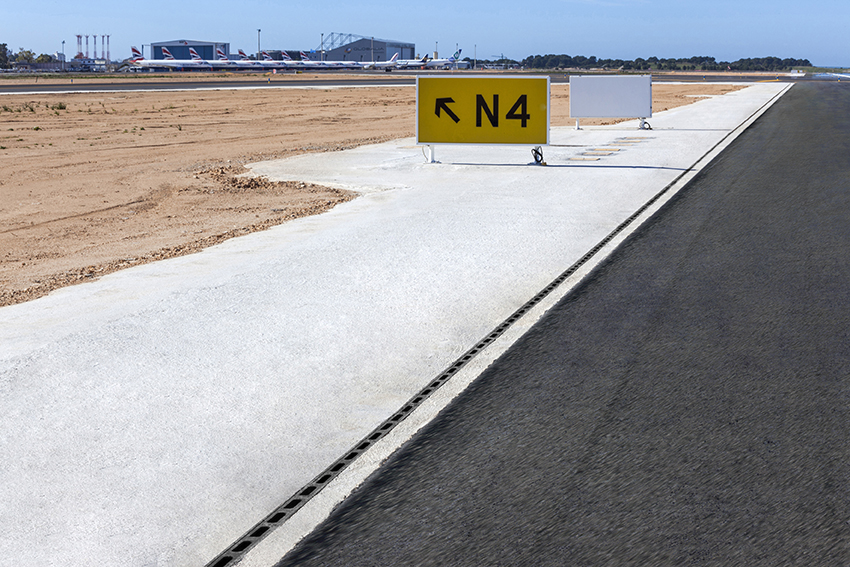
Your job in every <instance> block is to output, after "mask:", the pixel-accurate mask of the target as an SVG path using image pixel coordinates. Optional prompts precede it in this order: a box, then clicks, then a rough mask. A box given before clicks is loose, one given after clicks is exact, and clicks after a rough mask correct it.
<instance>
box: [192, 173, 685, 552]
mask: <svg viewBox="0 0 850 567" xmlns="http://www.w3.org/2000/svg"><path fill="white" fill-rule="evenodd" d="M690 170H691V168H688V169H687V170H686V171H684V172H683V173H682V174H681V175H679V176H677V177H676V179H674V180H673V181H672V182H670V184H669V185H667V186H666V187H664V189H662V190H661V191H659V192H658V194H656V195H655V196H654V197H653V198H652V199H650V200H649V201H647V202H646V203H645V204H644V205H643V206H642V207H641V208H640V209H638V210H637V211H636V212H635V213H634V214H632V215H631V216H629V217H628V218H627V219H626V220H624V221H623V222H622V223H620V224H619V225H618V226H617V228H615V229H614V230H613V231H612V232H611V233H610V234H608V236H606V237H605V238H603V239H602V240H601V241H599V243H598V244H596V245H595V246H594V247H593V248H591V249H590V250H589V251H588V252H587V253H586V254H585V255H584V256H582V257H581V258H579V260H578V261H577V262H576V263H574V264H573V265H572V266H570V267H569V268H568V269H567V270H566V271H565V272H564V273H562V274H561V275H560V276H558V277H557V278H555V279H554V280H553V281H552V283H550V284H549V285H547V286H546V287H545V288H543V290H541V291H540V292H539V293H538V294H537V295H535V296H534V297H533V298H531V299H530V300H529V301H528V302H526V303H525V304H524V305H523V306H522V307H520V308H519V309H517V310H516V311H515V312H514V313H513V314H512V315H511V316H510V317H508V318H507V319H505V320H504V321H503V322H502V323H501V324H499V326H498V327H496V328H495V329H493V330H492V331H491V332H490V333H489V334H488V335H487V336H486V337H485V338H483V339H482V340H480V341H479V342H478V343H477V344H476V345H475V346H474V347H472V348H471V349H469V350H468V351H466V352H465V353H464V354H463V355H461V357H460V358H458V359H457V360H455V362H454V363H453V364H452V365H451V366H449V367H448V368H447V369H446V370H444V371H443V372H442V373H441V374H440V375H439V376H437V378H435V379H434V380H432V381H431V382H430V383H429V384H428V385H427V386H425V388H423V389H422V390H420V391H419V392H418V393H417V394H416V395H415V396H413V397H412V398H411V399H410V400H408V402H407V403H405V404H404V407H402V408H401V409H400V410H398V411H397V412H396V413H394V414H393V415H392V417H390V418H389V419H387V420H386V421H384V422H383V423H382V424H381V425H379V426H378V427H377V428H375V429H374V430H373V431H372V432H371V433H370V434H369V435H367V436H366V437H364V438H363V439H362V440H361V441H360V442H358V443H357V444H356V445H355V446H354V447H353V448H351V449H350V450H349V451H348V452H347V453H346V454H345V456H344V457H342V458H341V459H338V460H337V461H336V462H335V463H334V464H332V465H331V466H329V467H328V468H327V469H325V470H324V471H323V472H322V473H321V474H320V475H319V476H317V477H316V478H315V479H313V480H312V481H310V482H309V483H308V484H307V485H306V486H304V487H303V488H301V489H300V490H299V491H298V492H296V493H295V494H294V495H293V496H291V497H290V498H289V500H287V501H286V502H284V503H283V504H281V505H280V506H279V507H278V508H277V509H276V510H274V511H273V512H272V513H271V514H269V515H268V516H266V517H265V518H264V519H263V520H262V521H261V522H259V523H258V524H257V525H255V526H254V527H253V528H251V530H249V531H248V533H246V534H245V535H243V536H242V537H241V538H239V539H238V540H236V541H235V542H234V543H233V544H232V545H231V546H230V547H228V548H227V549H226V550H225V551H224V552H222V553H221V554H220V555H219V556H218V557H216V558H215V559H213V560H212V561H211V562H210V563H208V564H207V566H206V567H225V566H226V565H234V564H235V563H236V562H238V561H239V560H240V559H242V557H243V556H244V555H245V553H247V552H248V551H249V550H250V549H251V548H252V547H254V546H255V545H256V544H257V543H259V542H260V541H261V540H262V539H263V538H264V537H265V536H267V535H268V534H269V533H270V532H271V531H272V530H273V529H274V528H276V527H278V526H280V525H281V524H283V523H284V522H285V521H286V520H288V519H289V518H290V517H291V516H292V515H293V514H295V512H297V511H298V510H299V509H300V508H301V507H302V506H304V504H306V503H307V501H308V500H310V499H311V498H312V497H313V496H315V495H316V494H317V493H318V492H319V491H320V490H321V489H322V488H324V487H325V486H327V484H328V483H329V482H331V481H332V480H333V479H334V478H336V477H337V476H338V475H339V474H340V473H341V472H342V471H343V470H344V469H345V468H346V467H348V465H350V464H351V463H352V462H354V460H355V459H356V458H357V457H358V456H360V455H361V454H362V453H363V452H365V451H366V450H367V449H368V448H369V447H371V446H372V445H373V444H374V443H375V442H376V441H378V440H379V439H381V438H382V437H384V436H385V435H386V434H387V433H389V432H390V431H392V429H393V428H394V427H395V426H396V425H398V424H399V423H401V422H402V421H403V420H404V418H405V417H407V416H408V415H409V414H410V413H411V412H413V410H415V409H416V408H417V407H419V405H420V404H422V402H424V401H425V400H426V399H427V398H428V397H429V396H430V395H431V394H433V393H434V392H435V391H436V390H437V389H438V388H439V387H440V386H442V385H443V384H445V383H446V382H447V381H448V380H449V378H451V377H452V376H454V375H455V374H457V372H458V371H459V370H460V369H461V368H463V367H464V366H466V364H467V363H468V362H469V361H470V360H472V358H473V357H474V356H475V355H476V354H477V353H478V352H480V351H481V350H483V349H484V348H485V347H487V345H489V344H490V343H492V342H493V341H495V340H496V339H497V338H499V337H500V336H501V335H502V334H504V332H505V331H507V330H508V328H510V326H511V325H513V324H514V323H516V322H517V321H518V320H519V319H520V318H521V317H522V316H523V315H525V314H526V313H528V312H529V311H530V310H531V309H532V308H533V307H535V306H536V305H537V304H538V303H540V302H541V301H542V300H543V299H544V298H545V297H546V296H547V295H549V294H550V293H552V292H553V291H554V290H555V289H556V288H557V287H558V286H560V285H561V284H562V283H564V282H565V281H566V280H567V278H569V277H570V276H571V275H573V274H574V273H575V272H576V271H577V270H578V269H579V268H581V267H582V266H583V265H584V264H586V263H587V261H588V260H590V259H591V258H592V257H593V256H594V255H596V253H597V252H599V250H601V249H602V248H603V247H604V246H605V245H606V244H608V243H609V242H611V240H613V239H614V238H615V237H616V236H617V235H618V234H620V233H621V232H623V230H625V229H626V227H628V226H629V225H630V224H631V223H632V222H634V220H635V219H636V218H638V217H639V216H640V215H641V214H643V212H644V211H645V210H647V209H648V208H649V207H651V206H652V205H653V204H654V203H655V202H656V201H658V199H660V198H661V197H662V196H663V195H664V194H665V193H666V192H667V191H669V190H670V188H671V187H673V186H674V185H675V184H676V183H677V182H678V181H679V179H681V178H682V177H683V176H684V175H685V173H687V172H688V171H690Z"/></svg>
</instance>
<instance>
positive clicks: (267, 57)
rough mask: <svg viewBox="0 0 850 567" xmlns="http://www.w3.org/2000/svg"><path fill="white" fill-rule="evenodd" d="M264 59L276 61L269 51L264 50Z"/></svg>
mask: <svg viewBox="0 0 850 567" xmlns="http://www.w3.org/2000/svg"><path fill="white" fill-rule="evenodd" d="M263 61H274V58H272V56H271V55H269V52H268V51H263Z"/></svg>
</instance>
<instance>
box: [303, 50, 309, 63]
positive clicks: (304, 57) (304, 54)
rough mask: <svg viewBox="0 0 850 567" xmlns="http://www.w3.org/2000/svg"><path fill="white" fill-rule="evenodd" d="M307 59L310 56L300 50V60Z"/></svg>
mask: <svg viewBox="0 0 850 567" xmlns="http://www.w3.org/2000/svg"><path fill="white" fill-rule="evenodd" d="M309 60H310V58H309V57H307V54H306V53H304V52H303V51H302V52H301V61H309Z"/></svg>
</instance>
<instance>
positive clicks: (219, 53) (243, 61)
mask: <svg viewBox="0 0 850 567" xmlns="http://www.w3.org/2000/svg"><path fill="white" fill-rule="evenodd" d="M215 53H216V57H217V58H216V60H215V62H216V64H218V65H224V66H226V67H230V68H234V69H251V68H253V69H258V68H259V64H258V62H257V61H251V60H250V59H248V56H247V55H245V52H243V51H242V50H241V49H240V50H239V56H240V59H238V60H235V61H234V60H232V59H229V58H228V57H227V54H226V53H225V52H224V50H223V49H222V48H220V47H216V48H215Z"/></svg>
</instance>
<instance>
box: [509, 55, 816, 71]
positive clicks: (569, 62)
mask: <svg viewBox="0 0 850 567" xmlns="http://www.w3.org/2000/svg"><path fill="white" fill-rule="evenodd" d="M512 63H516V64H518V65H521V66H523V67H526V68H531V69H570V68H578V69H591V68H594V69H598V68H605V69H623V70H625V71H629V70H637V71H649V70H660V71H784V70H788V69H791V68H793V67H811V66H812V64H811V62H810V61H809V60H808V59H780V58H778V57H760V58H755V59H738V60H737V61H734V62H728V61H717V60H716V59H715V58H714V57H706V56H702V57H688V58H687V59H659V58H658V57H649V58H647V59H643V58H641V57H638V58H637V59H635V60H634V61H630V60H624V59H597V58H596V57H593V56H591V57H584V56H583V55H576V56H572V57H571V56H569V55H532V56H529V57H526V58H525V59H523V60H522V61H519V62H512Z"/></svg>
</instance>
